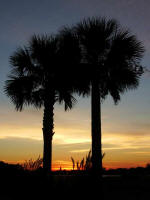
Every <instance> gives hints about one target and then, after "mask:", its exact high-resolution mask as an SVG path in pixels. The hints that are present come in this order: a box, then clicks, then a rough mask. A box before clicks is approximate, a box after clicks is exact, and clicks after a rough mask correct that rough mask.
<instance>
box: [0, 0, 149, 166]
mask: <svg viewBox="0 0 150 200" xmlns="http://www.w3.org/2000/svg"><path fill="white" fill-rule="evenodd" d="M149 10H150V2H149V1H147V0H142V1H141V0H126V1H124V0H101V1H100V0H92V1H91V0H80V1H79V0H53V1H52V0H42V1H40V0H30V1H23V0H22V1H21V0H13V1H8V0H5V1H4V0H1V1H0V24H1V31H0V44H1V45H0V127H1V129H0V144H3V145H0V160H6V161H20V160H25V159H28V158H30V157H32V156H33V157H37V156H38V155H39V154H41V155H42V131H41V127H42V110H40V111H39V110H38V111H36V110H35V109H34V108H27V109H25V110H24V111H23V112H22V113H17V112H16V111H15V110H14V106H13V105H12V104H11V103H10V101H9V99H8V98H7V97H6V96H5V94H4V93H3V86H4V81H5V80H6V77H7V74H8V73H9V69H10V68H9V56H10V55H11V54H12V53H13V51H15V50H16V48H17V47H18V46H20V45H21V46H23V45H25V44H27V41H28V40H29V39H30V37H31V36H32V35H33V34H34V33H36V34H41V33H48V34H49V33H56V32H57V31H58V30H59V29H60V28H61V27H62V26H64V25H71V24H74V23H76V22H79V21H80V20H81V19H83V18H84V17H90V16H106V17H107V18H115V19H117V20H118V21H119V22H120V24H121V25H122V26H123V27H127V28H129V29H130V30H131V32H132V33H133V34H136V35H137V37H138V39H139V40H140V41H142V42H143V45H144V46H145V49H146V52H145V56H144V58H143V61H142V64H143V66H146V67H147V68H148V69H149V63H150V56H149V55H150V25H149V19H150V12H149ZM149 85H150V75H149V73H147V74H145V75H144V76H143V77H142V79H141V83H140V86H139V88H138V89H137V90H135V91H129V92H127V93H125V94H124V95H123V96H122V100H121V102H120V103H119V105H117V106H114V104H113V101H112V100H111V98H110V97H108V99H107V100H106V101H105V102H104V103H103V105H102V128H103V144H104V145H103V146H104V151H106V153H107V155H106V158H105V159H106V163H107V165H108V166H109V163H111V162H114V163H116V162H119V161H118V160H119V159H121V158H120V157H123V156H122V155H123V153H124V154H125V156H124V159H121V161H120V162H122V163H123V164H124V166H126V163H129V165H130V166H132V165H134V163H136V164H138V163H139V164H141V163H142V164H143V163H144V164H145V163H146V162H148V161H149V160H148V159H149V154H148V153H149V151H150V132H149V129H150V122H149V121H150V120H149V119H150V89H149ZM78 100H79V101H78V104H77V105H76V106H75V108H74V109H73V110H72V111H71V112H67V113H64V111H63V106H62V105H61V106H58V105H56V106H55V127H56V128H55V129H56V130H55V132H56V134H55V136H54V151H53V159H54V161H55V162H57V163H58V162H69V159H70V157H71V156H72V155H74V156H75V157H76V158H77V159H79V158H81V157H82V156H85V154H86V153H87V152H88V149H90V98H87V99H81V98H79V99H78ZM11 143H13V144H12V145H10V144H11ZM135 143H136V145H135ZM21 144H22V145H21ZM34 144H35V146H36V147H35V149H34V150H33V148H32V147H33V146H34ZM13 145H14V147H13ZM65 145H66V146H65ZM69 145H70V146H69ZM134 145H135V146H136V148H134V149H133V148H132V147H133V146H134ZM68 146H69V147H68ZM26 147H27V148H26ZM112 148H113V149H112ZM118 149H120V151H118ZM122 149H123V150H122ZM135 149H136V150H135ZM20 151H22V154H20ZM4 152H5V153H4ZM14 152H16V153H14ZM23 152H24V153H23ZM61 152H63V155H62V154H61ZM119 152H120V154H119ZM121 152H123V153H121ZM129 152H130V153H129ZM135 152H137V153H135ZM140 152H142V153H140ZM144 152H145V153H144ZM126 154H127V155H128V156H127V155H126ZM129 154H130V156H131V160H130V159H129V160H128V158H130V156H129ZM139 155H142V156H139ZM133 157H134V159H133ZM133 161H134V162H133ZM111 165H112V166H116V165H113V164H112V163H111ZM118 166H120V165H119V164H118ZM121 166H122V165H121Z"/></svg>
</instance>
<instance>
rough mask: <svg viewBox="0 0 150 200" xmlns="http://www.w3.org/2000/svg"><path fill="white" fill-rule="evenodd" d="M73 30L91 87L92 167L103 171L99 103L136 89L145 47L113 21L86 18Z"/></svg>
mask: <svg viewBox="0 0 150 200" xmlns="http://www.w3.org/2000/svg"><path fill="white" fill-rule="evenodd" d="M73 29H74V31H75V32H76V34H77V35H78V38H79V44H80V52H81V57H82V58H81V63H83V64H84V65H83V66H84V67H85V66H86V69H84V68H83V71H84V78H83V81H85V79H88V81H87V82H89V84H90V86H91V118H92V120H91V123H92V124H91V126H92V130H91V132H92V168H93V172H96V173H97V172H98V173H102V144H101V102H102V100H104V99H105V98H106V96H107V95H108V94H110V95H111V96H112V98H113V100H114V102H115V104H117V102H118V101H119V100H120V94H123V93H124V92H125V91H127V90H128V89H135V88H137V86H138V84H139V79H140V76H141V74H142V73H143V68H142V66H141V65H140V60H141V58H142V56H143V53H144V48H143V46H142V44H141V42H139V41H138V40H137V38H136V36H135V35H132V34H131V33H130V31H129V30H125V29H123V28H122V27H121V26H120V25H119V24H118V23H117V21H115V20H106V19H105V18H99V17H93V18H88V19H84V20H83V21H81V22H80V23H78V24H77V25H75V26H74V28H73Z"/></svg>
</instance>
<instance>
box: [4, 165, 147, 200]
mask: <svg viewBox="0 0 150 200" xmlns="http://www.w3.org/2000/svg"><path fill="white" fill-rule="evenodd" d="M111 173H112V174H113V175H111V174H110V173H108V172H105V175H104V176H103V180H102V182H101V180H100V178H98V177H96V178H93V177H91V176H89V175H87V174H85V173H83V172H82V173H81V172H75V173H73V172H70V173H67V172H55V173H53V175H52V176H47V177H44V176H43V172H42V170H38V171H36V172H29V171H23V170H22V169H19V168H18V169H16V168H13V167H6V166H5V167H0V200H24V199H26V200H27V199H29V200H30V199H31V200H32V199H33V200H34V199H43V200H45V199H46V200H47V199H54V198H55V199H102V200H105V199H109V200H110V199H116V200H124V199H126V200H130V199H131V200H134V199H139V200H145V199H146V200H147V199H150V176H149V173H147V172H146V173H145V171H142V170H138V173H137V172H136V173H134V172H133V173H127V172H126V173H122V174H121V173H120V174H117V173H114V171H113V172H111Z"/></svg>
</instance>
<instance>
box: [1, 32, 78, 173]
mask: <svg viewBox="0 0 150 200" xmlns="http://www.w3.org/2000/svg"><path fill="white" fill-rule="evenodd" d="M64 38H65V37H64V36H63V34H59V36H46V35H44V36H36V35H34V36H33V37H32V38H31V40H30V41H29V45H28V46H25V47H24V48H19V49H17V50H16V52H14V54H13V55H12V56H11V57H10V63H11V67H12V70H11V73H10V75H9V79H8V80H7V81H6V83H5V88H4V91H5V93H6V94H7V95H8V97H10V99H11V100H12V102H13V103H14V104H15V107H16V109H17V110H19V111H22V109H23V108H24V106H28V105H33V106H34V107H35V108H41V107H44V115H43V140H44V151H43V168H44V170H45V172H49V171H51V162H52V137H53V135H54V104H55V103H56V102H58V103H60V104H61V103H63V102H64V104H65V110H68V109H71V108H72V106H73V105H74V103H75V102H76V100H75V98H74V97H73V96H72V94H73V91H74V89H73V87H72V85H71V78H70V76H69V75H70V73H71V72H70V71H71V70H70V65H71V64H72V65H75V64H76V62H77V63H79V61H78V55H80V52H79V50H77V51H76V48H77V47H78V45H76V42H71V39H73V38H70V39H69V37H67V38H68V40H70V41H65V39H64ZM68 45H70V46H69V48H71V49H72V51H70V49H69V48H68ZM71 45H72V46H71ZM64 49H65V52H64ZM76 52H77V54H76ZM68 54H69V58H68ZM68 60H69V62H68Z"/></svg>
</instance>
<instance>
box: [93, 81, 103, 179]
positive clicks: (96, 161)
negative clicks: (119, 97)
mask: <svg viewBox="0 0 150 200" xmlns="http://www.w3.org/2000/svg"><path fill="white" fill-rule="evenodd" d="M91 92H92V95H91V109H92V110H91V114H92V121H91V123H92V169H93V172H94V174H99V175H102V144H101V102H100V90H99V86H98V83H97V81H95V80H94V81H93V82H92V91H91Z"/></svg>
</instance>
